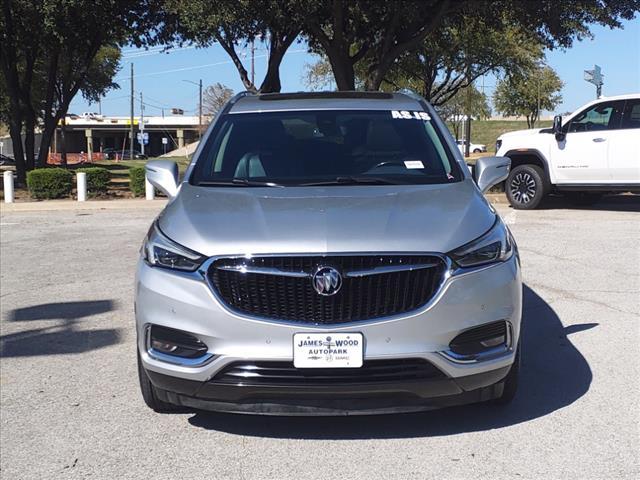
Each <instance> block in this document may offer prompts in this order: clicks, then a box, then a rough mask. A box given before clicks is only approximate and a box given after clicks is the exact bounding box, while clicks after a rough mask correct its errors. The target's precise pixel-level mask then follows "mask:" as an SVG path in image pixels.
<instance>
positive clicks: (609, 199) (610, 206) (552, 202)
mask: <svg viewBox="0 0 640 480" xmlns="http://www.w3.org/2000/svg"><path fill="white" fill-rule="evenodd" d="M538 210H602V211H611V212H640V195H635V194H624V195H605V196H603V197H602V198H601V199H600V200H599V201H597V202H596V203H594V204H592V205H576V204H574V203H572V202H571V200H569V199H567V198H566V197H564V196H562V195H549V196H548V197H547V198H545V199H544V200H543V201H542V202H541V203H540V205H539V206H538Z"/></svg>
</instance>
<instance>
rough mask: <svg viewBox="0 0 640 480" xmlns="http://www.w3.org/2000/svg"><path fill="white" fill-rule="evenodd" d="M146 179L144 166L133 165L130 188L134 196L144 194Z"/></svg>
mask: <svg viewBox="0 0 640 480" xmlns="http://www.w3.org/2000/svg"><path fill="white" fill-rule="evenodd" d="M144 180H145V170H144V167H131V168H130V169H129V190H131V192H132V193H133V196H134V197H140V196H142V195H144Z"/></svg>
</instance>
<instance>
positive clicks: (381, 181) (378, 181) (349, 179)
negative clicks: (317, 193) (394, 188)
mask: <svg viewBox="0 0 640 480" xmlns="http://www.w3.org/2000/svg"><path fill="white" fill-rule="evenodd" d="M300 185H301V186H303V187H315V186H322V185H404V183H403V182H397V181H395V180H391V179H389V178H382V177H369V176H362V177H354V176H343V177H336V178H335V179H334V180H325V181H321V182H309V183H301V184H300Z"/></svg>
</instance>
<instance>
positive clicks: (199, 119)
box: [198, 79, 202, 139]
mask: <svg viewBox="0 0 640 480" xmlns="http://www.w3.org/2000/svg"><path fill="white" fill-rule="evenodd" d="M198 138H199V139H200V138H202V79H200V105H199V107H198Z"/></svg>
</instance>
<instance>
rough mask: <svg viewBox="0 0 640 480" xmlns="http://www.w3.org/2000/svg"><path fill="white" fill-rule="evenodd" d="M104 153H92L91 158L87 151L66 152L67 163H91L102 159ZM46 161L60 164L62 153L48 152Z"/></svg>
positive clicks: (51, 163)
mask: <svg viewBox="0 0 640 480" xmlns="http://www.w3.org/2000/svg"><path fill="white" fill-rule="evenodd" d="M104 159H105V156H104V153H92V154H91V159H89V154H87V153H67V164H68V165H76V164H78V163H93V162H99V161H101V160H104ZM47 163H48V164H50V165H60V164H61V163H62V154H60V153H50V154H49V158H48V159H47Z"/></svg>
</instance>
